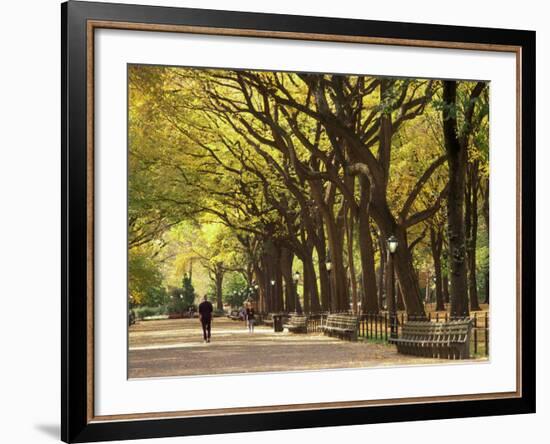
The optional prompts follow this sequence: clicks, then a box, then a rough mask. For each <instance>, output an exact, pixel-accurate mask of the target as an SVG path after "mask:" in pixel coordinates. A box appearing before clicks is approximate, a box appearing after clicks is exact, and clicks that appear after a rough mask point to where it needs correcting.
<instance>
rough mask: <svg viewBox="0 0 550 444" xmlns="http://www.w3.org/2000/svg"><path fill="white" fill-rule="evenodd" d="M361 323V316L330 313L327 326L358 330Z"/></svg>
mask: <svg viewBox="0 0 550 444" xmlns="http://www.w3.org/2000/svg"><path fill="white" fill-rule="evenodd" d="M358 325H359V317H358V316H357V315H350V314H329V315H328V316H327V321H326V326H327V327H334V328H344V329H353V330H356V329H357V328H358Z"/></svg>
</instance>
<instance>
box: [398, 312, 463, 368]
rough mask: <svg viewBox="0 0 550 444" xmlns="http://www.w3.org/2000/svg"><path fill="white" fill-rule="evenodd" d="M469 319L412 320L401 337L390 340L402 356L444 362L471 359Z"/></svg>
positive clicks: (403, 330) (404, 328)
mask: <svg viewBox="0 0 550 444" xmlns="http://www.w3.org/2000/svg"><path fill="white" fill-rule="evenodd" d="M471 331H472V321H471V320H470V319H465V320H460V321H449V322H430V321H410V322H406V323H405V324H404V325H403V329H402V331H401V337H399V338H390V339H389V342H391V343H394V344H395V345H396V346H397V351H398V352H399V353H403V354H407V355H415V356H425V357H430V358H443V359H469V358H470V333H471Z"/></svg>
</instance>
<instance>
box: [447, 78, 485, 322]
mask: <svg viewBox="0 0 550 444" xmlns="http://www.w3.org/2000/svg"><path fill="white" fill-rule="evenodd" d="M484 88H485V83H483V82H478V83H476V85H475V87H474V88H473V89H472V91H471V93H470V94H469V96H468V101H467V105H466V107H465V110H464V115H463V123H462V127H461V128H459V126H458V108H459V105H458V96H457V82H456V81H454V80H445V81H443V102H444V105H443V111H442V112H443V133H444V139H445V150H446V153H447V159H448V163H449V192H448V196H447V220H448V237H449V261H450V283H451V288H450V302H451V316H452V317H466V316H469V313H470V311H469V307H468V281H467V279H468V268H467V262H466V233H465V227H464V196H465V191H466V189H465V188H466V186H465V185H466V167H467V164H468V144H469V138H470V135H471V128H472V126H471V125H472V118H473V114H474V107H475V103H476V100H477V98H478V97H479V96H480V94H481V93H482V91H483V89H484Z"/></svg>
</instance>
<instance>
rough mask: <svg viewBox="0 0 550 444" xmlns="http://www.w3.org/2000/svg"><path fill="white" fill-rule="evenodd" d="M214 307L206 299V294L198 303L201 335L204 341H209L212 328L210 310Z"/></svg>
mask: <svg viewBox="0 0 550 444" xmlns="http://www.w3.org/2000/svg"><path fill="white" fill-rule="evenodd" d="M213 311H214V307H213V306H212V304H211V303H210V301H209V300H208V295H206V294H205V295H204V300H203V301H202V302H201V303H200V304H199V319H200V321H201V325H202V336H203V338H204V342H210V333H211V330H212V312H213Z"/></svg>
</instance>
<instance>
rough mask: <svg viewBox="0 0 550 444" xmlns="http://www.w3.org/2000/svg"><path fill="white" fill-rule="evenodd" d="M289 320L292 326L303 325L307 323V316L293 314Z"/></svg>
mask: <svg viewBox="0 0 550 444" xmlns="http://www.w3.org/2000/svg"><path fill="white" fill-rule="evenodd" d="M289 322H290V325H292V326H303V325H306V323H307V316H292V317H291V318H290V321H289Z"/></svg>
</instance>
